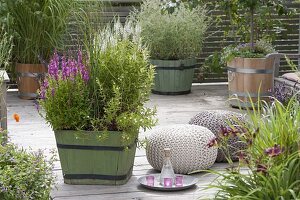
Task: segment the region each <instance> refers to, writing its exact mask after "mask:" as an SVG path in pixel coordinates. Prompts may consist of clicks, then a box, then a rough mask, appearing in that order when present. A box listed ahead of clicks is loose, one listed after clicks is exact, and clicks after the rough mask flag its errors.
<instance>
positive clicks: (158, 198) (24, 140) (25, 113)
mask: <svg viewBox="0 0 300 200" xmlns="http://www.w3.org/2000/svg"><path fill="white" fill-rule="evenodd" d="M226 100H227V86H226V85H221V86H214V85H211V86H202V85H197V86H193V88H192V93H191V94H189V95H181V96H160V95H152V96H151V98H150V102H149V103H148V106H151V107H152V106H157V111H158V112H157V117H158V119H159V122H158V126H164V125H169V124H186V123H188V121H189V119H190V118H191V117H193V116H194V115H195V114H197V113H198V112H199V111H201V110H209V109H224V108H225V109H230V108H229V107H228V104H227V103H226ZM7 104H8V130H9V136H10V138H11V141H12V142H14V143H16V144H18V145H19V146H20V147H23V148H26V149H31V150H38V149H45V150H46V151H45V154H46V155H49V152H50V150H52V149H54V150H55V151H56V152H57V150H56V142H55V138H54V134H53V131H52V129H51V127H50V126H49V125H48V124H46V122H45V120H44V119H43V118H41V117H40V116H39V115H38V113H37V111H36V109H35V107H34V103H33V101H26V100H21V99H19V98H17V94H16V92H8V102H7ZM234 111H237V110H234ZM14 113H18V114H20V116H21V121H20V122H19V123H16V122H15V121H14V120H13V118H12V117H11V116H12V115H13V114H14ZM147 136H148V135H147V133H145V132H142V131H141V133H140V139H143V138H145V137H147ZM226 166H227V165H226V164H222V163H216V164H214V166H213V167H212V169H215V170H218V171H224V169H225V168H226ZM54 173H55V174H56V175H57V185H56V188H54V189H53V191H52V197H53V198H54V199H55V200H96V199H97V200H98V199H141V200H144V199H154V200H162V199H198V198H207V197H212V195H213V193H214V192H215V191H213V190H208V191H203V189H204V188H205V187H207V185H208V184H209V183H210V182H211V181H212V180H214V178H215V176H214V175H212V174H205V173H198V174H195V175H193V176H196V177H198V178H199V182H198V184H197V187H195V188H192V189H189V190H185V191H180V192H158V191H151V190H147V189H145V188H143V187H141V186H139V185H138V182H137V179H138V178H139V177H140V176H143V175H146V174H149V173H159V172H158V171H155V170H154V169H153V168H152V167H151V166H150V165H149V163H148V161H147V159H146V153H145V150H144V149H137V152H136V157H135V163H134V168H133V176H132V178H131V179H130V180H129V182H128V183H127V184H125V185H121V186H103V185H67V184H64V183H63V178H62V171H61V166H60V163H59V161H57V162H55V167H54Z"/></svg>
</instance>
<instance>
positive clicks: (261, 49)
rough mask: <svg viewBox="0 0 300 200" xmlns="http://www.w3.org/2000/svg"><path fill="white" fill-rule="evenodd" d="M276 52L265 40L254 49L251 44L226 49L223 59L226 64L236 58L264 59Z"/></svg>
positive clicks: (258, 42)
mask: <svg viewBox="0 0 300 200" xmlns="http://www.w3.org/2000/svg"><path fill="white" fill-rule="evenodd" d="M274 52H275V49H274V48H273V46H272V45H271V43H269V42H267V41H265V40H259V41H257V42H256V43H255V44H254V47H253V49H252V48H251V44H250V43H247V44H241V45H238V46H228V47H225V48H224V49H223V51H222V53H221V54H222V56H221V57H222V58H221V59H222V60H223V62H225V63H226V62H228V61H231V60H232V59H233V58H235V57H242V58H264V57H266V55H268V54H270V53H274Z"/></svg>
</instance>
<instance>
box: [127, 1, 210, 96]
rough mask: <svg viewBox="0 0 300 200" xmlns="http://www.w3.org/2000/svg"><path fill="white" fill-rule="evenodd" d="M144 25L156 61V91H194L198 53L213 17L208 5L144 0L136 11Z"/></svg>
mask: <svg viewBox="0 0 300 200" xmlns="http://www.w3.org/2000/svg"><path fill="white" fill-rule="evenodd" d="M132 16H133V17H134V18H135V19H136V21H137V23H139V25H140V26H141V36H142V40H143V43H144V44H145V45H147V46H148V48H149V51H150V59H151V60H150V62H151V63H152V64H153V65H155V66H156V67H155V70H156V75H155V84H154V87H153V89H152V92H153V93H155V94H165V95H178V94H187V93H190V92H191V86H192V81H193V77H194V68H195V67H196V65H197V62H196V57H197V56H198V55H199V54H200V52H201V49H202V44H203V40H204V38H205V32H206V30H207V28H208V27H209V21H210V20H209V17H208V13H207V10H206V8H205V7H203V6H197V7H194V8H192V7H191V6H190V5H189V4H187V3H180V4H179V5H177V4H176V3H172V2H171V1H168V2H166V1H160V0H144V1H143V3H142V5H141V9H140V10H136V11H135V12H133V13H132Z"/></svg>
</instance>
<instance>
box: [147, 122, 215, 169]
mask: <svg viewBox="0 0 300 200" xmlns="http://www.w3.org/2000/svg"><path fill="white" fill-rule="evenodd" d="M148 133H149V134H150V136H149V138H148V143H147V148H146V155H147V159H148V162H149V163H150V165H151V166H152V167H153V168H154V169H157V170H161V169H162V166H163V159H164V148H170V149H171V163H172V166H173V169H174V172H175V173H178V174H187V173H190V172H194V171H198V170H203V169H208V168H209V167H211V166H212V165H213V164H214V162H215V160H216V158H217V148H216V147H208V145H207V144H208V143H209V141H211V140H212V139H213V138H215V136H214V134H213V133H212V132H211V131H210V130H208V129H207V128H205V127H201V126H196V125H189V124H183V125H171V126H166V127H161V128H156V129H153V130H151V131H149V132H148Z"/></svg>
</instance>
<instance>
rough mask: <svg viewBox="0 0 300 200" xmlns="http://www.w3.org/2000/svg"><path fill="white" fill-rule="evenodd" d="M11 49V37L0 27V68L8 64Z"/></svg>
mask: <svg viewBox="0 0 300 200" xmlns="http://www.w3.org/2000/svg"><path fill="white" fill-rule="evenodd" d="M11 50H12V37H11V36H9V35H8V34H7V33H6V32H5V31H4V28H2V29H0V68H2V69H5V68H6V67H7V66H8V65H9V61H10V59H11Z"/></svg>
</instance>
